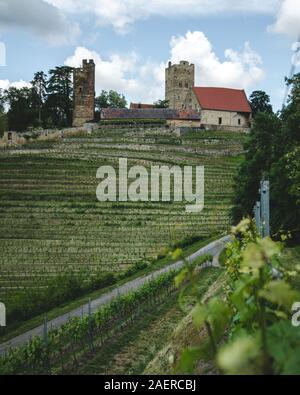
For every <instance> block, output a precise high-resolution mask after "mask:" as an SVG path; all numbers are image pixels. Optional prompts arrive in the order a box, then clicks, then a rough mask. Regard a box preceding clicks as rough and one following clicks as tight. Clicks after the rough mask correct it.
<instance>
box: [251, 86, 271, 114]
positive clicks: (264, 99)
mask: <svg viewBox="0 0 300 395" xmlns="http://www.w3.org/2000/svg"><path fill="white" fill-rule="evenodd" d="M250 106H251V108H252V112H253V116H254V117H255V116H256V115H257V114H259V113H261V112H263V113H266V114H272V113H273V109H272V105H271V103H270V96H269V95H267V94H266V92H264V91H254V92H253V93H252V94H251V96H250Z"/></svg>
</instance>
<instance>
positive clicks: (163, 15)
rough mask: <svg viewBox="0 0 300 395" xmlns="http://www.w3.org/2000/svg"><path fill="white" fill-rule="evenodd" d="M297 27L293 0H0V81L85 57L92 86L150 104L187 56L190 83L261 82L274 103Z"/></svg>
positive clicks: (22, 80) (299, 8) (299, 11)
mask: <svg viewBox="0 0 300 395" xmlns="http://www.w3.org/2000/svg"><path fill="white" fill-rule="evenodd" d="M298 30H299V31H298ZM299 33H300V0H264V1H258V0H248V1H237V0H214V1H212V0H185V1H182V2H180V1H179V0H148V1H146V0H85V1H84V2H82V1H79V0H72V1H71V0H0V42H2V43H4V44H5V47H6V66H2V67H0V88H1V87H2V88H6V87H8V86H10V85H16V86H22V85H25V84H26V83H28V82H29V81H30V80H31V79H32V76H33V74H34V72H36V71H39V70H44V71H47V70H49V69H50V68H52V67H55V66H56V65H62V64H68V65H70V66H79V65H80V62H81V59H82V58H84V57H88V58H94V59H95V61H96V65H97V66H96V77H97V86H96V88H97V92H100V91H101V89H116V90H118V91H120V92H122V93H124V94H125V95H126V97H127V99H128V101H143V102H149V103H151V102H153V101H154V100H156V99H160V98H163V96H164V68H165V65H166V63H167V62H168V60H170V59H171V60H172V61H173V62H177V61H179V60H188V61H191V62H193V63H195V64H196V82H197V85H206V86H226V87H234V88H244V89H246V91H247V93H251V92H252V91H253V90H255V89H263V90H266V91H267V92H268V93H269V94H270V96H271V101H272V104H273V105H274V107H275V109H279V108H280V106H281V104H282V100H283V96H284V77H285V76H286V75H288V73H289V70H290V68H291V58H292V45H293V44H294V43H295V42H296V41H297V37H298V35H299ZM0 64H1V59H0ZM297 71H300V68H299V67H298V68H297Z"/></svg>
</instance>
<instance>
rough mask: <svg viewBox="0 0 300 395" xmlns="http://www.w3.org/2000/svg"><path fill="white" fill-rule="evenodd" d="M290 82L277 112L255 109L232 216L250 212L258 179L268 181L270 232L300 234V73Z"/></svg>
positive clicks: (256, 195) (240, 215)
mask: <svg viewBox="0 0 300 395" xmlns="http://www.w3.org/2000/svg"><path fill="white" fill-rule="evenodd" d="M287 83H288V85H290V86H291V94H290V97H289V102H288V106H287V107H286V108H284V109H283V110H282V112H281V114H279V115H274V114H272V113H267V112H265V113H257V115H256V117H255V121H254V125H253V128H252V131H251V133H250V137H249V141H248V143H246V145H245V149H246V150H247V153H246V157H245V160H244V162H243V163H242V165H241V166H240V169H239V172H238V175H237V177H236V180H235V181H236V187H235V200H234V204H235V207H234V210H233V219H234V221H235V222H238V221H239V220H240V219H241V218H242V217H243V216H247V215H252V210H253V206H254V204H255V201H256V200H257V199H258V197H259V196H258V190H259V182H260V180H262V179H263V178H265V179H269V180H270V182H271V226H272V232H273V233H276V232H278V231H279V230H281V229H283V230H286V231H287V230H291V231H292V232H293V234H294V235H297V234H299V224H300V210H299V199H300V196H299V188H297V185H298V184H297V183H299V177H300V176H299V172H300V170H299V166H297V164H298V163H299V144H300V99H299V97H300V74H298V75H295V76H294V77H293V78H292V79H290V80H287Z"/></svg>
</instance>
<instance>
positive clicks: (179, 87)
mask: <svg viewBox="0 0 300 395" xmlns="http://www.w3.org/2000/svg"><path fill="white" fill-rule="evenodd" d="M194 86H195V66H194V65H193V64H189V62H186V61H184V60H182V61H181V62H180V63H179V64H173V65H172V63H171V62H169V66H168V68H167V69H166V100H168V101H169V107H170V108H171V109H173V110H180V109H182V108H184V105H185V99H186V97H187V94H188V93H189V92H190V91H191V88H193V87H194Z"/></svg>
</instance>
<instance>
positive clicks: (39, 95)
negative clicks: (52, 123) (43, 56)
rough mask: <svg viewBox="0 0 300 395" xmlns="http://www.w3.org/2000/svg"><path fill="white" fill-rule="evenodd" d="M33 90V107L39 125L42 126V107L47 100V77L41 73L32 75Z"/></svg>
mask: <svg viewBox="0 0 300 395" xmlns="http://www.w3.org/2000/svg"><path fill="white" fill-rule="evenodd" d="M31 84H32V88H33V100H34V103H33V105H34V107H35V108H37V111H38V120H39V124H40V125H42V123H43V118H44V115H45V114H44V105H45V102H46V98H47V76H46V74H45V73H44V72H43V71H39V72H37V73H35V74H34V78H33V81H32V82H31Z"/></svg>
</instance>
